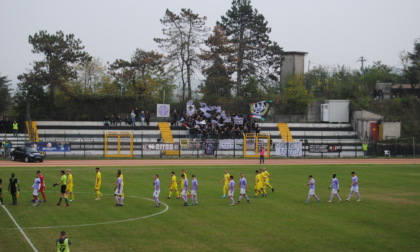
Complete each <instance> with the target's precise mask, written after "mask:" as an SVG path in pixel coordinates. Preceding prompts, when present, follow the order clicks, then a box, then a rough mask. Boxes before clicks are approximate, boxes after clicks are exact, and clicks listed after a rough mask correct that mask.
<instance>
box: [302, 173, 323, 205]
mask: <svg viewBox="0 0 420 252" xmlns="http://www.w3.org/2000/svg"><path fill="white" fill-rule="evenodd" d="M305 185H306V186H309V193H308V198H307V199H306V201H305V203H309V201H310V200H311V196H313V197H314V198H315V199H316V200H317V201H318V202H321V200H320V199H319V198H318V196H316V194H315V179H314V178H313V177H312V175H309V183H307V184H305Z"/></svg>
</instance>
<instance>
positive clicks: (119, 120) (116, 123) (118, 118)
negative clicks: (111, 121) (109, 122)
mask: <svg viewBox="0 0 420 252" xmlns="http://www.w3.org/2000/svg"><path fill="white" fill-rule="evenodd" d="M121 121H122V120H121V115H118V116H117V120H116V122H115V125H118V124H119V125H120V126H121Z"/></svg>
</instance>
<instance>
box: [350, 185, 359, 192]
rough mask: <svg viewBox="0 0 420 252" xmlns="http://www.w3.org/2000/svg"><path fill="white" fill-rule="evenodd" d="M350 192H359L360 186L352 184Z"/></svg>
mask: <svg viewBox="0 0 420 252" xmlns="http://www.w3.org/2000/svg"><path fill="white" fill-rule="evenodd" d="M350 192H359V187H358V186H352V187H351V188H350Z"/></svg>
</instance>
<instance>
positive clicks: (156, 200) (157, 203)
mask: <svg viewBox="0 0 420 252" xmlns="http://www.w3.org/2000/svg"><path fill="white" fill-rule="evenodd" d="M155 202H156V206H157V205H159V198H158V197H155Z"/></svg>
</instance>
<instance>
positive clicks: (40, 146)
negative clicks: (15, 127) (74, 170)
mask: <svg viewBox="0 0 420 252" xmlns="http://www.w3.org/2000/svg"><path fill="white" fill-rule="evenodd" d="M25 145H26V146H31V147H34V148H36V149H37V150H38V151H43V152H70V151H71V144H69V143H64V142H30V143H26V144H25Z"/></svg>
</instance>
